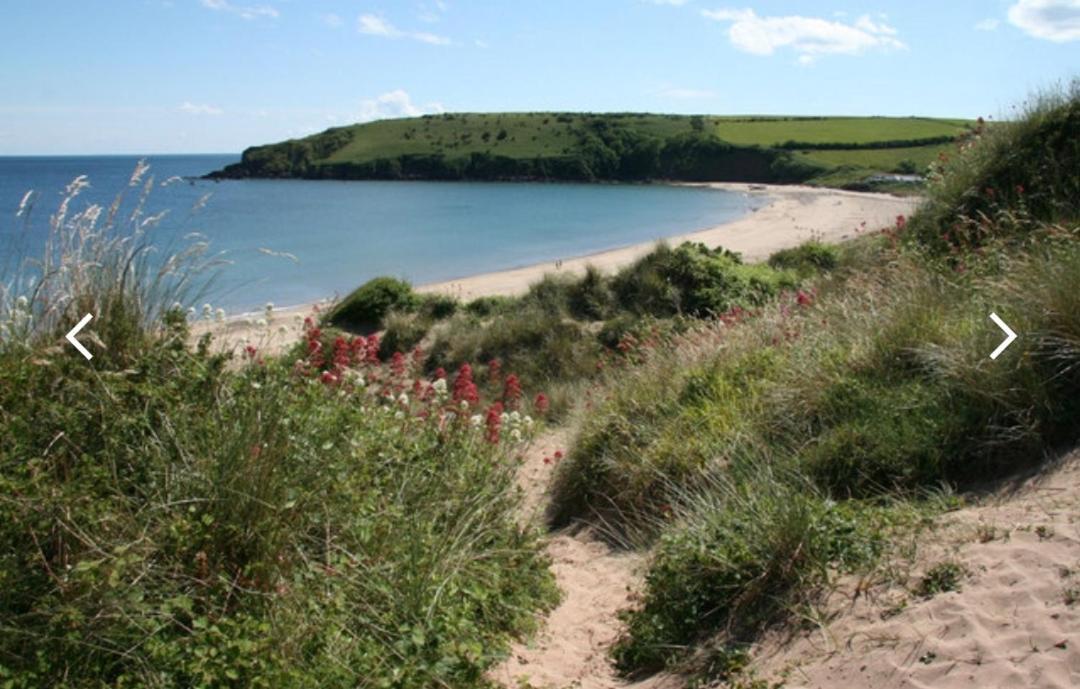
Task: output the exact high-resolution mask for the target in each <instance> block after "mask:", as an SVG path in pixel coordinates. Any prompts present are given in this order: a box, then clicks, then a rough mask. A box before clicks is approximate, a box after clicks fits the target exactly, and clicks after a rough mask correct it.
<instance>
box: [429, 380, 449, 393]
mask: <svg viewBox="0 0 1080 689" xmlns="http://www.w3.org/2000/svg"><path fill="white" fill-rule="evenodd" d="M431 388H432V389H433V390H434V391H435V394H436V395H437V396H439V397H446V379H445V378H440V379H438V380H437V381H435V382H434V383H432V384H431Z"/></svg>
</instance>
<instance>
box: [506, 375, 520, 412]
mask: <svg viewBox="0 0 1080 689" xmlns="http://www.w3.org/2000/svg"><path fill="white" fill-rule="evenodd" d="M520 400H521V382H520V381H519V380H518V377H517V376H516V375H514V374H513V373H511V374H510V375H508V376H507V377H506V385H505V386H504V387H503V402H505V403H506V406H507V407H508V408H510V409H517V406H518V402H519V401H520Z"/></svg>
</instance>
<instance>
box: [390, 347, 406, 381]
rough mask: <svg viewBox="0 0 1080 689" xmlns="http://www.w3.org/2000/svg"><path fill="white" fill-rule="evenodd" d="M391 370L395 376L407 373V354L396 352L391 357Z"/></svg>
mask: <svg viewBox="0 0 1080 689" xmlns="http://www.w3.org/2000/svg"><path fill="white" fill-rule="evenodd" d="M390 372H391V373H393V374H394V377H395V378H401V377H402V376H404V375H405V355H404V354H402V353H401V352H394V356H393V357H392V358H391V359H390Z"/></svg>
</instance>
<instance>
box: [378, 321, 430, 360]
mask: <svg viewBox="0 0 1080 689" xmlns="http://www.w3.org/2000/svg"><path fill="white" fill-rule="evenodd" d="M383 322H384V328H383V334H382V339H381V340H379V356H380V357H382V359H383V360H386V359H387V358H388V357H391V356H393V355H394V353H395V352H401V353H402V354H408V353H409V352H411V351H412V350H413V348H414V347H416V346H417V345H419V344H420V342H421V341H422V340H423V339H424V336H426V335H427V334H428V330H430V329H431V321H430V320H429V319H428V318H427V317H426V316H424V315H423V314H422V313H402V312H400V311H391V312H390V313H389V314H387V316H386V318H384V319H383Z"/></svg>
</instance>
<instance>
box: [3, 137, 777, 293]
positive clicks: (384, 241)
mask: <svg viewBox="0 0 1080 689" xmlns="http://www.w3.org/2000/svg"><path fill="white" fill-rule="evenodd" d="M136 160H137V158H135V157H125V156H103V157H35V158H11V157H9V158H2V157H0V235H2V236H0V240H6V241H4V244H3V246H4V247H10V246H11V243H12V240H14V241H15V243H17V244H21V245H22V246H23V248H24V249H28V250H29V251H30V253H33V249H34V248H36V247H38V246H40V243H41V242H42V241H43V240H44V236H45V231H46V230H47V227H48V215H49V214H50V213H52V212H53V211H54V210H55V209H56V207H57V203H58V202H59V199H60V194H61V192H62V190H63V187H64V186H65V185H66V184H67V183H68V182H69V181H70V180H71V179H73V178H74V177H75V176H77V175H80V174H85V175H87V176H88V177H89V180H90V183H91V187H90V188H89V189H87V190H86V191H84V192H83V193H82V195H80V196H79V198H78V200H77V203H76V205H75V207H76V209H77V208H80V207H83V206H85V205H86V204H88V203H92V202H97V203H104V204H108V203H109V202H110V201H111V200H112V198H113V197H114V196H115V194H116V193H117V192H118V191H122V190H127V181H128V179H129V177H130V175H131V171H132V169H133V168H134V166H135V162H136ZM235 161H236V156H160V157H150V158H149V162H150V164H151V174H153V175H154V176H155V178H156V180H158V184H156V185H155V189H154V191H153V194H152V196H151V199H150V203H149V211H150V212H157V211H159V210H165V209H168V210H169V211H170V214H169V216H168V217H167V218H166V220H165V222H163V223H162V225H160V226H159V227H158V228H157V229H155V230H154V234H153V238H154V241H155V242H156V243H159V244H160V245H170V244H175V243H176V242H178V241H179V239H180V238H181V237H183V236H184V235H185V234H187V233H189V232H194V231H197V232H200V233H202V234H204V235H206V237H207V238H208V239H209V240H210V242H211V246H212V248H213V249H214V250H215V251H223V252H225V255H226V257H227V258H228V259H229V260H230V261H231V265H229V266H228V267H226V268H225V269H224V270H223V271H222V272H221V274H220V276H219V277H218V279H217V282H216V288H215V291H214V293H213V301H214V303H215V305H222V306H225V307H226V308H228V309H229V310H230V311H236V310H243V309H249V308H254V307H257V306H259V305H261V304H264V303H265V302H267V301H273V302H274V303H275V304H278V305H290V304H298V303H305V302H310V301H314V300H316V299H319V298H323V297H327V296H333V295H334V294H344V293H346V292H348V291H349V290H351V289H352V288H354V287H356V286H357V285H359V284H360V283H362V282H364V281H365V280H367V279H370V278H372V277H374V276H376V275H393V276H397V277H402V278H405V279H407V280H410V281H412V282H413V283H414V284H423V283H427V282H437V281H442V280H449V279H453V278H458V277H463V276H467V275H473V274H476V273H485V272H491V271H495V270H503V269H507V268H514V267H519V266H524V265H529V264H532V263H538V262H542V261H551V260H555V259H558V258H564V259H565V258H570V257H573V256H580V255H583V254H589V253H594V252H597V251H603V250H605V249H611V248H615V247H619V246H625V245H628V244H636V243H639V242H644V241H650V240H654V239H658V238H660V237H664V236H670V235H674V234H680V233H683V232H689V231H692V230H697V229H702V228H706V227H710V226H714V225H717V224H720V223H723V222H727V221H730V220H733V219H735V218H738V217H740V216H742V215H744V214H745V213H747V212H749V211H751V210H752V209H753V207H754V205H753V204H760V203H761V200H760V199H753V198H750V197H748V196H746V195H744V194H740V193H734V192H726V191H716V190H710V189H691V188H684V187H667V186H659V185H656V186H615V185H584V184H492V183H468V182H333V181H302V180H237V181H221V182H212V181H205V180H194V179H185V180H184V181H183V182H179V183H172V184H169V185H168V186H164V187H163V186H161V185H160V182H161V181H163V180H165V179H167V178H169V177H172V176H174V175H179V176H183V177H195V176H198V175H202V174H204V173H206V172H209V171H211V170H214V169H217V168H220V167H221V166H222V165H225V164H227V163H230V162H235ZM28 189H34V190H36V191H37V192H38V197H37V200H36V202H35V206H34V209H33V213H32V214H31V218H30V223H29V226H26V225H25V224H24V223H22V222H21V221H18V220H16V219H15V217H14V216H15V211H16V209H17V207H18V205H19V201H20V200H21V199H22V197H23V194H24V193H25V192H26V191H27V190H28ZM207 193H211V194H212V195H211V197H210V199H209V200H208V202H207V204H206V206H205V207H204V208H203V209H202V210H200V211H199V212H197V213H194V214H192V213H190V212H189V211H190V209H191V208H192V206H193V205H194V204H195V203H196V201H197V200H198V199H199V198H200V197H202V196H203V195H205V194H207ZM128 195H129V197H134V196H135V195H136V194H135V191H134V190H128ZM260 248H265V249H269V250H272V251H275V252H284V253H288V254H293V255H295V256H296V257H297V259H298V260H299V262H298V263H294V262H293V261H291V260H288V259H285V258H281V257H275V256H270V255H266V254H265V253H263V252H260V251H259V249H260ZM4 250H8V251H9V250H10V249H8V248H5V249H4Z"/></svg>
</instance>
